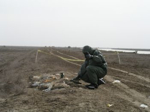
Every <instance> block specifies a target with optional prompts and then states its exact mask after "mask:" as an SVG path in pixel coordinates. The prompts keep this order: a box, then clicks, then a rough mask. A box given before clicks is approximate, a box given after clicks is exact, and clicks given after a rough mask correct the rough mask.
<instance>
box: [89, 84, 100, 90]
mask: <svg viewBox="0 0 150 112" xmlns="http://www.w3.org/2000/svg"><path fill="white" fill-rule="evenodd" d="M86 87H87V88H88V89H97V88H98V85H96V84H90V85H86Z"/></svg>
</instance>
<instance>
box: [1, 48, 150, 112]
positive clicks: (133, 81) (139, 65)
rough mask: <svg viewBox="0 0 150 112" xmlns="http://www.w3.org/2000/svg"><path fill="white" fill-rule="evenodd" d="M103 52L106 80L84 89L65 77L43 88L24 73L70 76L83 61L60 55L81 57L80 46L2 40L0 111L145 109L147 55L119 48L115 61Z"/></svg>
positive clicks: (149, 87) (149, 99)
mask: <svg viewBox="0 0 150 112" xmlns="http://www.w3.org/2000/svg"><path fill="white" fill-rule="evenodd" d="M37 50H41V51H44V52H38V57H37V62H36V63H35V57H36V53H37ZM50 52H52V53H53V54H55V55H52V54H50ZM102 53H103V55H104V56H105V59H106V61H107V62H108V74H107V75H106V76H105V77H104V80H105V81H106V84H104V85H100V86H99V88H98V89H95V90H88V89H86V88H85V85H86V83H85V82H82V84H79V85H76V84H73V83H71V82H69V81H66V82H65V83H66V84H67V85H69V87H67V88H65V87H64V88H57V89H53V90H51V91H49V92H44V91H41V90H38V89H37V88H30V87H29V77H31V76H41V75H42V74H58V73H61V72H63V73H64V74H65V77H66V78H68V79H69V80H70V79H72V78H74V77H75V76H76V75H77V73H78V71H79V69H80V65H81V64H82V63H83V62H73V63H77V64H73V63H69V62H67V61H64V60H62V59H61V58H60V56H61V57H64V58H69V59H70V58H72V59H73V58H78V59H82V60H84V56H83V54H82V52H81V49H79V48H56V47H43V48H38V47H10V46H9V47H7V46H1V47H0V112H150V55H144V54H143V55H142V54H135V53H119V55H120V60H121V63H120V64H119V63H118V56H117V54H116V53H115V52H104V51H102ZM71 56H72V57H71ZM115 80H119V81H120V83H113V82H114V81H115ZM63 83H64V82H63ZM141 104H143V105H145V106H147V107H145V108H144V107H140V106H142V105H141Z"/></svg>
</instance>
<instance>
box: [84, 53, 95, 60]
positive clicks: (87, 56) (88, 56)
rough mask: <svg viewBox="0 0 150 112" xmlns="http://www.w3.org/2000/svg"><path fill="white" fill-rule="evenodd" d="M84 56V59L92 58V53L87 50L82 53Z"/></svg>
mask: <svg viewBox="0 0 150 112" xmlns="http://www.w3.org/2000/svg"><path fill="white" fill-rule="evenodd" d="M84 56H85V58H86V59H92V58H93V55H91V54H90V53H89V52H86V53H84Z"/></svg>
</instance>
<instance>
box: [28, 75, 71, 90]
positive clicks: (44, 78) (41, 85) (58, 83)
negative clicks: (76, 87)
mask: <svg viewBox="0 0 150 112" xmlns="http://www.w3.org/2000/svg"><path fill="white" fill-rule="evenodd" d="M68 80H69V79H68V78H67V77H64V73H59V74H54V75H52V74H43V75H41V76H30V77H29V87H30V88H38V89H39V90H42V91H45V92H49V91H51V90H53V89H60V88H69V87H70V86H69V85H68V84H66V82H65V81H68Z"/></svg>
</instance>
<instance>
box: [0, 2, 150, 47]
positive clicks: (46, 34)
mask: <svg viewBox="0 0 150 112" xmlns="http://www.w3.org/2000/svg"><path fill="white" fill-rule="evenodd" d="M0 45H26V46H79V47H82V46H84V45H91V46H94V47H120V48H150V0H0Z"/></svg>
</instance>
